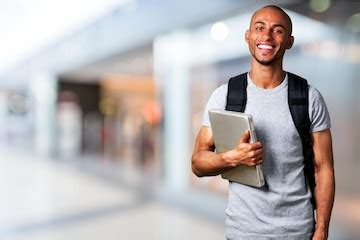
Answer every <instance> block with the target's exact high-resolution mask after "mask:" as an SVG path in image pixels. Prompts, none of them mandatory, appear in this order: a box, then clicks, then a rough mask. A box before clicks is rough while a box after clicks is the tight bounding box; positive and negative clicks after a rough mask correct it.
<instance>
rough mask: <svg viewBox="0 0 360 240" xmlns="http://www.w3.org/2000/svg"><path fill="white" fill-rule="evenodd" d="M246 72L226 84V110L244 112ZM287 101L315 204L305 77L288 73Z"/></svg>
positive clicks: (307, 92) (312, 200)
mask: <svg viewBox="0 0 360 240" xmlns="http://www.w3.org/2000/svg"><path fill="white" fill-rule="evenodd" d="M246 87H247V73H243V74H241V75H238V76H236V77H232V78H230V80H229V84H228V95H227V99H226V108H225V109H226V110H228V111H235V112H244V110H245V106H246V100H247V93H246ZM288 103H289V108H290V112H291V116H292V119H293V121H294V124H295V126H296V129H297V131H298V132H299V135H300V138H301V142H302V146H303V154H304V174H305V177H306V179H307V183H308V184H309V186H310V189H311V194H312V198H311V202H312V204H313V206H314V208H315V207H316V206H315V201H314V188H315V169H314V162H313V149H312V140H311V133H310V125H311V123H310V118H309V111H308V109H309V91H308V83H307V81H306V79H303V78H301V77H299V76H297V75H295V74H292V73H288Z"/></svg>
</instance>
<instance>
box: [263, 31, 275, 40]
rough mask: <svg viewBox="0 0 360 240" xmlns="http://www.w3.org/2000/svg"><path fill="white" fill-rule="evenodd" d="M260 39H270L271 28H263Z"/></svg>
mask: <svg viewBox="0 0 360 240" xmlns="http://www.w3.org/2000/svg"><path fill="white" fill-rule="evenodd" d="M262 39H263V40H272V39H273V37H272V31H271V29H264V31H262Z"/></svg>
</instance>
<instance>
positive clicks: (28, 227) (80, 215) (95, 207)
mask: <svg viewBox="0 0 360 240" xmlns="http://www.w3.org/2000/svg"><path fill="white" fill-rule="evenodd" d="M0 176H1V177H0V179H1V181H0V188H1V193H2V194H1V204H0V212H1V214H0V239H6V240H8V239H9V240H10V239H14V240H15V239H24V240H32V239H36V240H42V239H44V240H52V239H54V240H55V239H56V240H58V239H59V240H60V239H64V240H65V239H66V240H69V239H88V240H90V239H109V240H110V239H117V240H118V239H160V240H161V239H222V238H223V235H224V230H223V225H222V223H221V222H220V221H219V222H216V221H214V220H210V221H209V220H207V218H206V217H205V216H200V215H199V214H192V213H190V211H187V210H184V209H183V207H179V206H174V204H171V203H170V202H169V201H166V200H164V199H163V200H161V199H158V200H156V199H155V198H152V197H147V196H146V195H144V192H139V190H138V189H137V190H132V189H131V188H130V187H129V186H123V187H121V184H115V183H114V181H106V180H104V179H103V178H102V177H101V176H98V175H94V174H89V172H88V171H81V170H79V169H78V168H77V167H74V165H73V164H67V163H56V162H54V161H52V160H47V159H39V158H34V157H33V156H29V155H26V154H22V153H16V154H15V153H14V152H9V151H6V150H5V149H1V158H0ZM204 229H206V231H204Z"/></svg>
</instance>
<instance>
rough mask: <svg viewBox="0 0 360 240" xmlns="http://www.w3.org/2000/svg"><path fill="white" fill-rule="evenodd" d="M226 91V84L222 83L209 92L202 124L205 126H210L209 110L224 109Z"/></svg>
mask: <svg viewBox="0 0 360 240" xmlns="http://www.w3.org/2000/svg"><path fill="white" fill-rule="evenodd" d="M227 91H228V85H227V84H223V85H221V86H220V87H218V88H217V89H215V91H214V92H213V93H212V94H211V96H210V98H209V100H208V101H207V103H206V106H205V110H204V115H203V121H202V125H203V126H205V127H210V126H211V125H210V119H209V110H211V109H216V110H225V105H226V96H227Z"/></svg>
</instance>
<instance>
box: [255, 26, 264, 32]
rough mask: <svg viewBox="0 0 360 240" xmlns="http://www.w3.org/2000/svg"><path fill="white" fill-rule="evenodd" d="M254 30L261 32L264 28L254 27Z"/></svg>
mask: <svg viewBox="0 0 360 240" xmlns="http://www.w3.org/2000/svg"><path fill="white" fill-rule="evenodd" d="M255 30H256V31H262V30H264V27H263V26H255Z"/></svg>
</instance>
